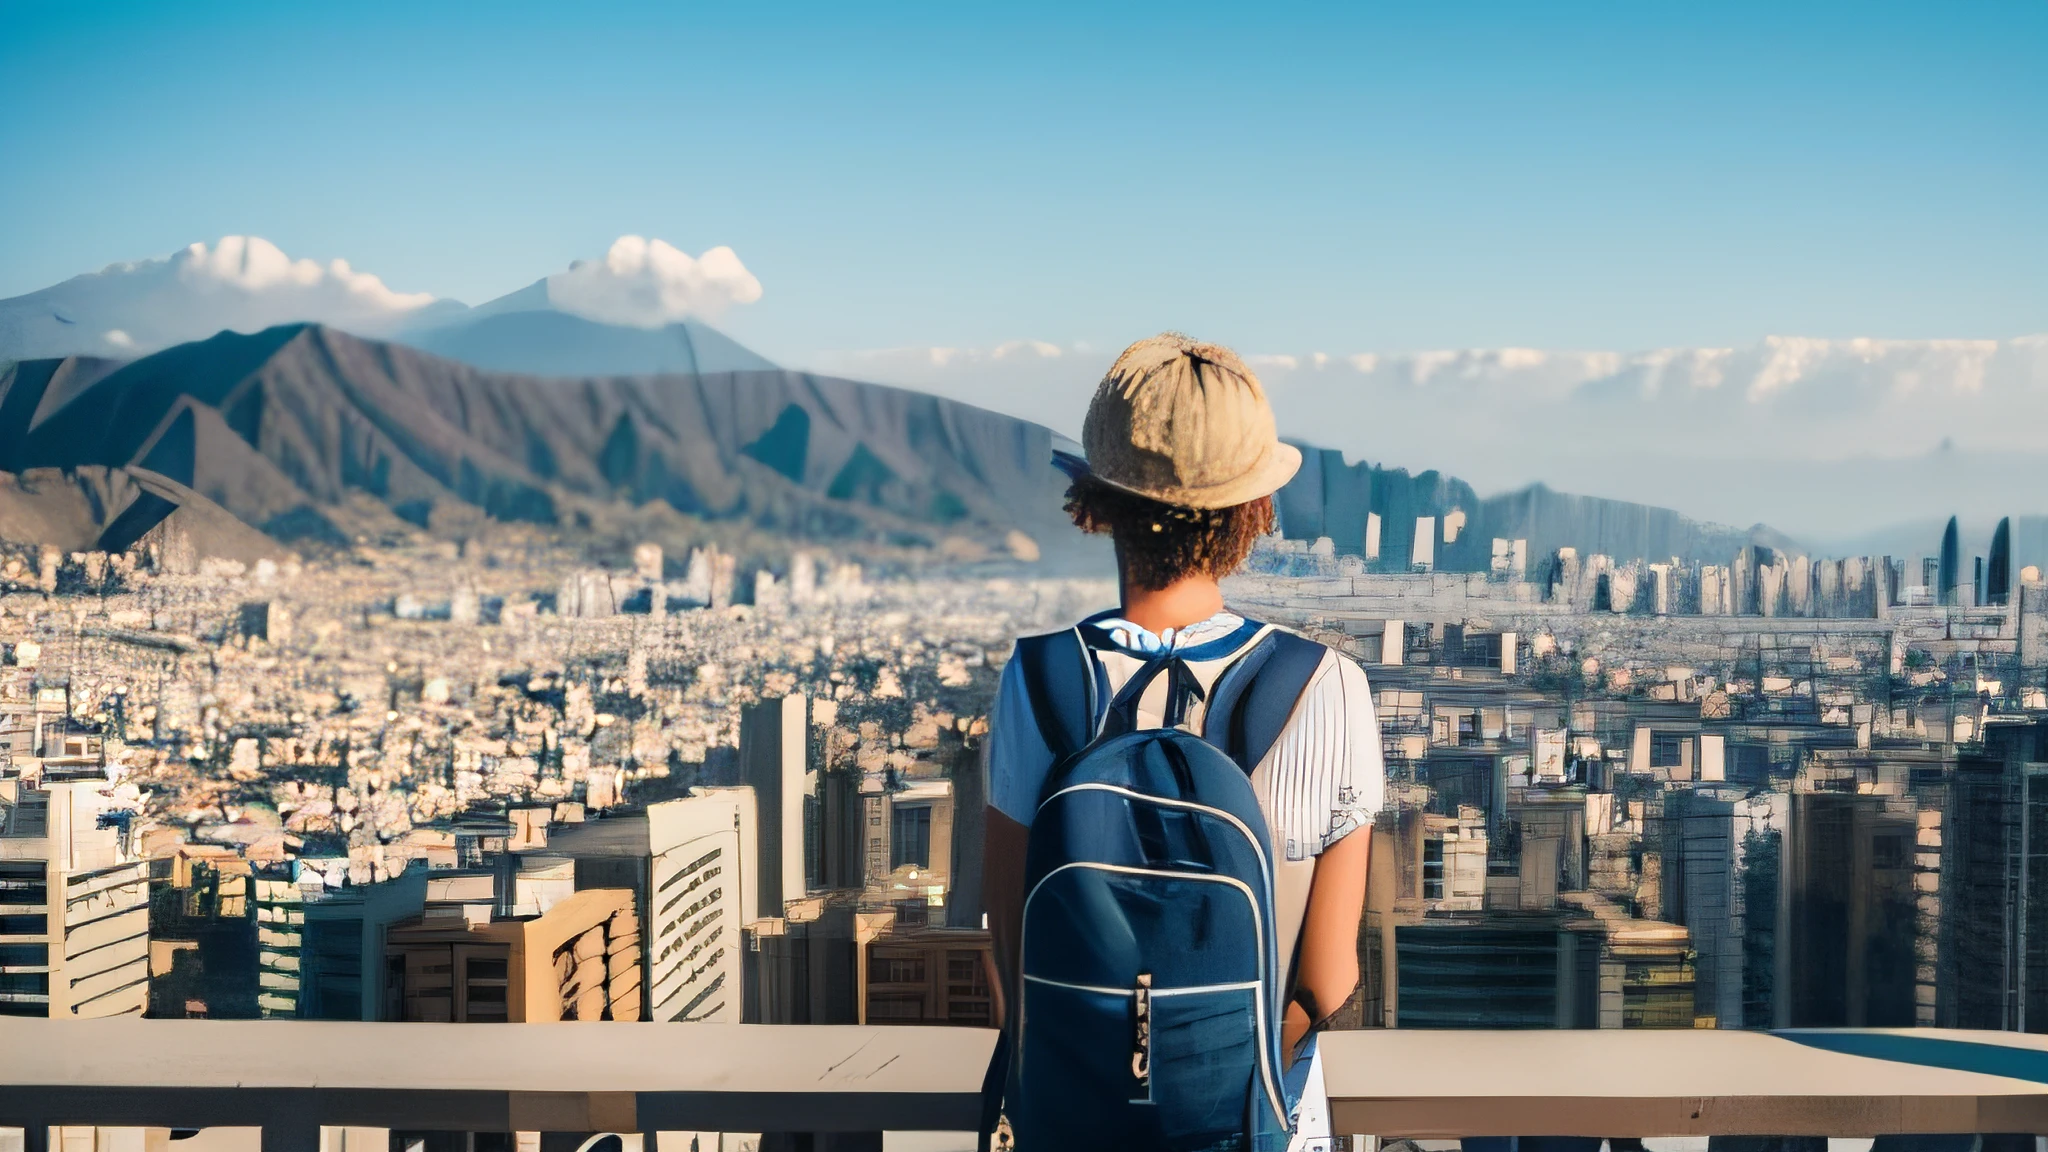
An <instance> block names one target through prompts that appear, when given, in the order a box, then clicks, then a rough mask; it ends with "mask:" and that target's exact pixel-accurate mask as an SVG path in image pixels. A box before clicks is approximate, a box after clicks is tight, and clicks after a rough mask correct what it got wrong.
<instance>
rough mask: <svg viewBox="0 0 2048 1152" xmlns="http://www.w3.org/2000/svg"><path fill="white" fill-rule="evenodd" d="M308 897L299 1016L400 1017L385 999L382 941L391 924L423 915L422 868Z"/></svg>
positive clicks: (400, 1011) (424, 876)
mask: <svg viewBox="0 0 2048 1152" xmlns="http://www.w3.org/2000/svg"><path fill="white" fill-rule="evenodd" d="M301 879H302V880H304V879H306V877H305V876H304V875H303V874H302V875H301ZM310 895H311V899H309V900H308V901H307V902H306V905H305V910H306V923H305V936H304V943H303V947H302V948H301V950H300V960H301V963H302V964H303V965H304V972H303V973H302V975H301V978H300V987H299V1013H300V1015H302V1016H305V1017H308V1018H310V1019H316V1020H396V1019H400V1018H402V1016H403V1013H404V1009H403V1006H402V1004H400V1003H396V1002H393V1001H392V1000H391V999H390V998H389V993H390V992H391V991H392V989H391V987H390V985H389V984H388V977H389V966H388V965H387V964H386V962H385V955H384V937H385V933H386V931H387V930H389V929H390V927H391V926H392V925H394V924H399V923H402V922H404V921H407V920H411V919H414V918H416V917H418V916H420V915H422V914H423V913H424V912H425V910H426V899H427V869H426V868H425V867H423V866H419V865H415V866H414V867H412V868H409V869H407V870H406V871H404V872H401V873H399V874H398V875H397V876H394V877H392V878H390V879H388V880H379V881H377V882H375V883H371V884H347V885H342V886H339V887H332V888H321V889H317V890H314V891H312V892H311V893H310Z"/></svg>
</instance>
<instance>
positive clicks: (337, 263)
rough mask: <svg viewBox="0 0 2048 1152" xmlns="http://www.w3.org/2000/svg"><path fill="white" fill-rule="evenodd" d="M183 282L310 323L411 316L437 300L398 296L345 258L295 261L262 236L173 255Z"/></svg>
mask: <svg viewBox="0 0 2048 1152" xmlns="http://www.w3.org/2000/svg"><path fill="white" fill-rule="evenodd" d="M170 263H171V268H172V270H173V271H174V273H175V274H176V276H177V278H178V280H179V281H180V282H181V283H183V284H187V285H190V286H191V287H193V288H195V289H197V290H199V291H201V292H219V293H242V294H245V295H247V296H249V297H251V298H256V297H263V298H267V299H268V300H269V301H271V302H273V303H274V304H275V305H276V306H278V307H300V308H308V309H312V310H313V312H311V313H308V315H307V316H306V317H305V318H307V319H314V318H322V317H321V316H316V315H314V313H319V314H323V315H325V316H331V315H343V314H351V315H352V314H375V313H389V312H410V311H412V310H414V309H416V308H424V307H426V306H427V305H429V304H432V303H433V302H434V297H433V295H432V294H431V293H427V292H394V291H392V290H391V289H389V288H387V287H385V286H384V281H382V280H380V279H378V278H377V277H375V276H373V275H371V274H370V273H368V272H358V271H356V270H355V269H353V268H351V267H349V263H348V261H346V260H340V259H336V260H331V261H329V262H328V263H326V264H324V265H322V264H320V263H318V262H316V261H312V260H306V259H299V260H294V259H292V258H291V257H289V256H286V255H285V254H284V252H283V251H282V250H281V249H279V248H278V246H277V245H275V244H272V243H271V242H270V241H268V240H265V239H264V238H262V237H261V236H223V237H221V238H220V243H218V244H215V245H214V246H213V247H211V248H208V247H207V246H206V245H204V244H192V245H188V246H187V247H186V248H185V249H184V250H183V251H181V252H178V253H176V254H174V255H173V256H172V257H171V260H170Z"/></svg>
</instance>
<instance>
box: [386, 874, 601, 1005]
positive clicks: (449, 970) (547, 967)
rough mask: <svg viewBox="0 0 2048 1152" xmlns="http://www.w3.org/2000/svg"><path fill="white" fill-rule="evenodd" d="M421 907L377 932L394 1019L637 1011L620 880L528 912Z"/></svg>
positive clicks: (458, 906) (459, 906)
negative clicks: (525, 915) (616, 885)
mask: <svg viewBox="0 0 2048 1152" xmlns="http://www.w3.org/2000/svg"><path fill="white" fill-rule="evenodd" d="M487 916H488V913H487V911H484V910H482V909H481V907H480V906H479V905H477V904H450V905H442V906H429V907H428V909H427V911H426V914H425V915H424V916H422V917H420V918H419V919H417V920H415V921H413V922H411V923H408V924H403V925H399V926H396V927H393V928H391V929H390V930H389V931H387V932H386V933H385V945H384V953H385V957H386V962H387V964H388V966H389V968H390V980H391V981H392V984H391V988H392V991H391V1000H392V1002H393V1004H394V1005H395V1006H396V1007H397V1009H398V1014H397V1017H396V1018H397V1019H400V1020H408V1021H429V1022H433V1021H440V1022H448V1021H453V1022H456V1023H485V1022H503V1021H510V1022H513V1023H522V1022H528V1023H530V1022H537V1021H544V1020H638V1019H640V1018H641V982H640V981H641V976H640V973H641V961H640V920H639V917H638V916H637V915H635V914H634V912H633V894H632V893H631V892H628V891H625V890H622V889H594V890H591V891H588V892H578V893H576V894H575V895H574V896H571V897H569V898H568V899H566V900H563V901H562V902H561V903H559V904H556V905H555V906H554V907H552V908H549V909H548V910H547V912H545V913H543V914H542V915H540V916H536V917H532V918H530V919H518V920H492V919H488V918H487Z"/></svg>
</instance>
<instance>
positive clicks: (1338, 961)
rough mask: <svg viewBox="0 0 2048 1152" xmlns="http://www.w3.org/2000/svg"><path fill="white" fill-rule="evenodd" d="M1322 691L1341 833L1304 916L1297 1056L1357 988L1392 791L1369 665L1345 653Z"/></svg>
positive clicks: (1289, 1031)
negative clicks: (1378, 836)
mask: <svg viewBox="0 0 2048 1152" xmlns="http://www.w3.org/2000/svg"><path fill="white" fill-rule="evenodd" d="M1318 690H1319V691H1320V692H1321V693H1323V694H1321V695H1319V696H1318V697H1317V698H1316V699H1315V700H1314V701H1313V703H1314V704H1315V705H1316V706H1317V708H1318V709H1320V710H1322V715H1323V722H1324V723H1328V722H1330V721H1331V720H1334V721H1336V723H1337V724H1339V725H1341V728H1340V731H1341V733H1342V735H1341V737H1340V738H1339V739H1338V741H1337V746H1338V748H1339V749H1341V751H1340V753H1339V755H1340V756H1341V759H1340V761H1339V762H1338V764H1337V765H1335V768H1336V769H1337V771H1336V774H1335V778H1334V780H1333V784H1334V789H1333V792H1332V794H1331V795H1330V798H1329V802H1330V804H1331V808H1330V813H1329V819H1330V823H1329V825H1328V827H1330V828H1331V829H1333V830H1334V831H1333V833H1332V834H1333V835H1335V836H1336V837H1337V839H1335V840H1334V841H1330V842H1327V843H1326V844H1325V845H1324V846H1323V850H1322V852H1320V853H1319V854H1318V855H1317V856H1316V870H1315V876H1314V879H1313V880H1312V881H1311V883H1310V887H1309V897H1308V909H1307V912H1306V913H1305V914H1304V916H1303V918H1302V925H1301V938H1300V946H1299V949H1300V950H1299V952H1298V953H1297V959H1296V963H1295V981H1294V989H1295V990H1294V998H1293V1001H1292V1002H1291V1003H1289V1004H1288V1006H1287V1015H1286V1018H1285V1019H1284V1020H1282V1021H1281V1027H1280V1035H1281V1038H1282V1040H1283V1041H1285V1043H1286V1053H1287V1058H1288V1059H1289V1060H1290V1061H1292V1059H1293V1057H1294V1051H1295V1047H1296V1045H1298V1044H1300V1043H1301V1039H1302V1037H1304V1036H1306V1035H1307V1034H1308V1033H1309V1031H1310V1030H1311V1029H1312V1028H1314V1027H1316V1026H1318V1025H1320V1024H1322V1023H1323V1022H1325V1021H1327V1020H1328V1019H1329V1018H1330V1017H1331V1016H1332V1015H1333V1014H1335V1013H1336V1011H1337V1010H1338V1009H1339V1008H1341V1007H1343V1006H1344V1002H1345V1001H1346V1000H1349V999H1350V998H1351V993H1352V991H1353V990H1354V989H1356V988H1357V987H1358V925H1359V921H1360V920H1362V919H1363V918H1364V916H1365V888H1366V877H1367V875H1368V872H1369V865H1370V862H1371V860H1370V857H1371V852H1372V824H1373V815H1374V814H1375V813H1376V812H1378V811H1379V808H1380V804H1381V802H1382V800H1383V799H1384V797H1385V794H1386V759H1385V756H1384V754H1383V753H1382V752H1381V750H1380V726H1379V717H1378V716H1377V715H1376V714H1375V712H1374V709H1373V701H1372V686H1371V684H1369V683H1368V682H1367V680H1366V676H1365V669H1363V668H1361V667H1359V666H1358V665H1357V664H1355V663H1353V662H1351V661H1350V660H1347V659H1342V658H1339V659H1338V661H1337V665H1336V669H1335V675H1333V676H1331V677H1329V678H1327V679H1326V680H1325V681H1323V682H1322V683H1321V684H1319V685H1318ZM1331 713H1334V716H1332V715H1331Z"/></svg>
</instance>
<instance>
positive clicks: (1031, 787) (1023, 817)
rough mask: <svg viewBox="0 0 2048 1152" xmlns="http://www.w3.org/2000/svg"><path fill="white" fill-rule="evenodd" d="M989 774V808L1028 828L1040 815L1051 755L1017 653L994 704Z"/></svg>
mask: <svg viewBox="0 0 2048 1152" xmlns="http://www.w3.org/2000/svg"><path fill="white" fill-rule="evenodd" d="M982 756H983V764H984V766H985V770H986V771H987V774H988V778H987V786H988V791H987V793H986V795H987V796H988V802H989V806H990V807H992V808H994V809H995V810H996V811H998V812H1001V813H1002V814H1003V815H1005V816H1008V817H1009V818H1010V819H1012V820H1015V821H1016V822H1017V823H1019V824H1022V825H1025V826H1027V827H1028V826H1030V824H1031V818H1032V816H1033V815H1035V814H1036V813H1037V811H1038V793H1039V791H1040V789H1042V788H1043V787H1044V786H1045V774H1046V773H1047V772H1049V771H1051V770H1052V751H1051V750H1050V749H1048V748H1047V747H1046V746H1045V738H1044V737H1043V736H1040V735H1039V734H1038V720H1037V718H1036V717H1035V716H1033V715H1032V712H1031V693H1030V691H1029V690H1028V689H1026V687H1025V685H1024V674H1023V665H1022V663H1021V662H1020V661H1018V660H1017V659H1016V657H1015V655H1014V654H1013V655H1012V656H1011V658H1010V662H1009V663H1007V664H1005V665H1003V676H1002V681H1001V683H1000V684H999V685H998V686H997V688H996V701H995V705H994V707H993V708H991V709H990V711H989V717H988V741H987V742H986V743H985V744H983V745H982Z"/></svg>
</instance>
